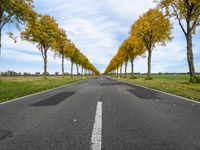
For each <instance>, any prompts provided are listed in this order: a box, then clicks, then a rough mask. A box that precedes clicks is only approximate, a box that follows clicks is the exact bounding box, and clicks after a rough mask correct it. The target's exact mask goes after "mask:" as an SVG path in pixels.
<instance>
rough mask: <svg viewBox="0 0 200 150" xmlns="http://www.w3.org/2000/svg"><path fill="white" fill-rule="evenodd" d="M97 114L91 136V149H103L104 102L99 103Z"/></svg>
mask: <svg viewBox="0 0 200 150" xmlns="http://www.w3.org/2000/svg"><path fill="white" fill-rule="evenodd" d="M96 109H97V110H96V115H95V121H94V126H93V130H92V137H91V144H92V145H91V150H101V145H102V139H101V138H102V102H98V103H97V108H96Z"/></svg>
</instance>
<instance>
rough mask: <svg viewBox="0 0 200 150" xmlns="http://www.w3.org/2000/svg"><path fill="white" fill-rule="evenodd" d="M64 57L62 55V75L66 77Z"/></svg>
mask: <svg viewBox="0 0 200 150" xmlns="http://www.w3.org/2000/svg"><path fill="white" fill-rule="evenodd" d="M64 58H65V57H64V55H62V75H63V76H64V75H65V70H64Z"/></svg>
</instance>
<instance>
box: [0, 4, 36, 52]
mask: <svg viewBox="0 0 200 150" xmlns="http://www.w3.org/2000/svg"><path fill="white" fill-rule="evenodd" d="M32 2H33V0H1V1H0V53H1V38H2V37H1V35H2V29H3V27H4V26H5V25H6V24H8V23H15V24H16V27H17V28H18V29H20V27H19V23H24V22H27V21H31V20H32V19H34V17H35V16H36V13H35V12H34V11H33V5H32ZM8 34H9V36H10V37H11V38H14V37H13V34H12V33H11V32H8Z"/></svg>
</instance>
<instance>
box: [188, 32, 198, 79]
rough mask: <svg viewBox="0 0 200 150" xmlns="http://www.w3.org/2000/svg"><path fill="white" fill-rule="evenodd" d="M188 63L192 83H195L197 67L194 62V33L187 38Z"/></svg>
mask: <svg viewBox="0 0 200 150" xmlns="http://www.w3.org/2000/svg"><path fill="white" fill-rule="evenodd" d="M186 40H187V61H188V67H189V73H190V81H191V82H195V77H196V75H195V67H194V60H193V50H192V49H193V48H192V33H190V32H189V33H188V35H187V37H186Z"/></svg>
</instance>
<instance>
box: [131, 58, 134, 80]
mask: <svg viewBox="0 0 200 150" xmlns="http://www.w3.org/2000/svg"><path fill="white" fill-rule="evenodd" d="M133 73H134V64H133V59H131V76H133Z"/></svg>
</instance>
